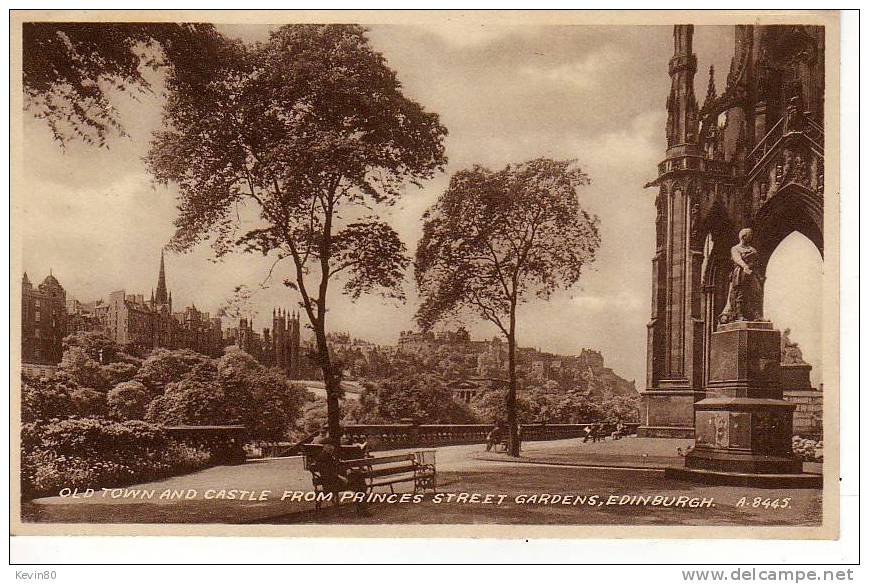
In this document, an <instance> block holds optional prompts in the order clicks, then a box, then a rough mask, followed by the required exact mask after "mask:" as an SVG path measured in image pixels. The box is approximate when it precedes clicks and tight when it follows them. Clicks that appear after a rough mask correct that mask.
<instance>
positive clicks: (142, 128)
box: [15, 24, 821, 386]
mask: <svg viewBox="0 0 869 584" xmlns="http://www.w3.org/2000/svg"><path fill="white" fill-rule="evenodd" d="M221 29H222V30H223V32H224V33H225V34H227V35H231V36H237V37H240V38H243V39H244V40H247V41H254V40H264V39H265V38H266V37H267V35H268V30H269V27H265V26H227V25H223V26H221ZM369 37H370V39H371V43H372V45H373V46H374V47H375V48H376V49H377V50H378V51H380V52H382V53H383V54H384V56H385V57H386V59H387V61H388V63H389V65H390V66H391V67H392V68H393V69H395V71H396V72H397V73H398V77H399V79H400V80H401V82H402V84H403V86H404V90H405V93H406V95H408V96H409V97H411V98H412V99H414V100H416V101H418V102H420V103H421V104H423V105H424V106H425V107H426V109H428V110H430V111H434V112H437V113H438V114H440V116H441V121H442V123H443V124H444V125H445V126H446V127H447V128H448V130H449V137H448V138H447V141H446V147H447V155H448V157H449V165H448V167H447V172H446V173H445V174H443V175H441V176H439V177H437V178H435V179H433V180H432V181H430V182H428V183H426V184H425V185H424V186H423V188H421V189H417V188H416V187H408V189H407V192H406V194H405V196H404V198H403V199H402V200H401V201H400V202H399V204H397V205H396V206H395V207H393V208H391V209H388V210H386V211H385V212H384V215H385V217H386V219H387V220H388V221H389V222H390V223H391V224H392V225H393V226H394V227H395V228H396V230H397V231H398V232H399V234H400V236H401V237H402V239H403V241H404V242H405V243H406V244H407V246H408V247H409V249H410V250H411V251H413V249H414V248H415V245H416V241H417V239H418V238H419V235H420V227H421V222H420V217H421V215H422V213H423V211H424V210H425V209H426V208H427V207H428V206H430V205H431V204H432V203H433V202H434V201H435V200H436V198H437V197H438V195H439V194H440V193H441V192H443V190H444V188H445V187H446V185H447V183H448V180H449V175H450V174H452V173H453V172H455V171H456V170H459V169H461V168H465V167H467V166H470V165H472V164H475V163H479V164H483V165H486V166H489V167H492V168H497V167H501V166H503V165H505V164H507V163H510V162H520V161H523V160H527V159H530V158H533V157H538V156H548V157H553V158H568V159H576V160H577V161H578V163H579V165H580V166H581V167H582V168H583V170H584V171H585V172H587V173H588V174H589V176H590V177H591V180H592V183H591V184H590V185H589V186H587V187H584V188H583V189H582V191H581V193H580V199H581V203H582V205H583V206H584V207H586V208H587V209H588V210H589V211H591V212H593V213H595V214H597V215H598V216H599V217H600V219H601V235H602V245H601V249H600V252H599V254H598V258H597V261H596V262H595V264H594V265H593V266H591V267H590V269H589V270H588V271H587V272H586V273H585V274H584V276H583V278H582V281H581V282H580V283H579V284H578V285H577V286H576V287H574V288H572V289H571V290H568V291H564V292H562V293H558V294H556V295H555V296H553V297H552V298H551V299H550V301H548V302H540V301H535V302H532V303H529V304H526V305H524V306H523V307H522V308H521V311H520V327H519V337H520V344H521V345H523V346H534V347H538V348H540V349H543V350H548V351H553V352H560V353H576V352H579V351H580V350H581V349H582V348H583V347H593V348H597V349H600V350H602V351H603V353H604V356H605V357H606V360H607V363H608V364H609V365H610V366H611V367H613V368H614V369H615V370H616V371H617V372H619V373H620V374H622V375H623V376H625V377H627V378H629V379H636V380H637V381H638V385H639V386H642V385H643V380H644V379H645V351H646V338H645V331H646V326H645V325H646V322H647V321H648V317H649V307H650V286H651V262H650V260H651V256H652V252H653V247H654V217H655V209H654V197H655V192H654V190H653V189H644V188H643V185H644V184H645V183H646V182H648V181H649V180H650V179H651V178H653V177H654V175H655V172H656V164H657V163H658V162H659V161H660V160H661V159H662V157H663V154H664V148H665V136H664V123H665V119H666V111H665V107H664V104H665V101H666V98H667V93H668V92H669V85H670V82H669V77H668V75H667V62H668V60H669V58H670V56H671V55H672V47H673V43H672V27H669V26H642V27H620V28H614V27H584V26H541V27H538V26H498V27H490V26H482V25H472V24H467V25H462V26H445V25H443V26H435V27H427V26H410V25H401V26H399V25H384V26H371V27H370V32H369ZM732 45H733V34H732V30H731V28H730V27H702V26H701V27H697V29H696V32H695V53H697V55H698V59H699V69H700V71H701V73H700V74H698V75H697V80H696V93H697V95H698V96H699V98H700V99H702V96H704V95H705V93H706V79H707V76H706V74H705V71H706V70H707V69H708V67H709V65H710V64H714V65H715V68H716V70H717V71H718V72H719V74H718V75H717V77H718V79H717V81H718V86H719V87H722V86H723V84H724V79H723V77H724V75H723V73H724V72H726V71H727V69H728V67H729V60H730V54H731V51H732ZM154 81H155V83H156V86H157V89H158V91H155V92H154V93H153V94H144V95H139V96H136V98H135V99H133V98H130V97H127V96H120V97H119V98H118V99H117V107H118V109H119V111H120V115H121V120H122V123H123V124H124V127H125V129H126V130H127V132H128V133H129V135H130V137H129V138H121V137H115V138H114V139H112V140H111V141H110V143H109V146H110V147H109V148H108V149H96V148H93V147H89V146H85V145H82V144H70V145H69V146H68V148H67V149H66V150H65V151H62V150H60V149H59V148H58V147H57V145H56V144H54V143H52V141H51V137H50V134H49V132H48V130H47V128H46V127H45V125H44V124H43V123H42V122H41V121H39V120H36V119H33V118H32V117H30V116H25V117H24V144H23V147H24V156H23V169H22V172H23V174H24V176H26V179H25V181H24V183H23V184H22V185H21V186H20V188H19V189H18V192H17V193H16V201H17V202H19V204H20V215H19V217H20V221H18V222H17V225H16V226H15V228H16V230H17V231H18V234H17V237H19V238H20V240H21V241H22V243H23V245H22V247H21V250H22V262H23V266H24V269H25V270H26V271H27V272H28V274H29V275H30V277H31V280H37V281H39V280H41V279H42V278H43V277H44V276H45V275H46V274H47V273H48V270H49V269H52V270H53V273H54V275H55V276H57V277H58V279H59V280H60V281H61V283H62V284H63V285H64V287H65V288H66V289H67V291H68V293H69V294H71V295H72V296H74V297H76V298H78V299H80V300H83V301H85V300H90V299H94V298H100V297H106V296H107V295H108V293H109V292H111V291H113V290H117V289H122V288H123V289H126V290H127V293H140V294H144V295H145V296H146V297H147V296H149V295H150V292H151V289H152V288H153V287H154V286H155V285H156V277H157V268H158V263H159V257H160V249H161V247H162V246H163V245H165V243H166V242H167V241H168V239H169V238H170V237H171V235H172V232H173V227H172V220H173V219H174V217H175V215H176V209H175V205H176V201H175V192H174V190H173V189H172V187H169V188H164V187H154V185H153V184H152V183H151V179H150V177H149V176H148V174H147V172H146V171H145V166H144V164H143V162H142V157H143V156H144V155H145V153H146V152H147V149H148V141H149V138H150V134H151V132H152V131H153V130H154V129H156V128H159V125H160V110H161V106H162V98H161V96H160V93H159V77H154ZM800 237H801V236H800ZM815 256H817V252H814V250H813V248H811V247H810V246H809V244H807V242H806V241H803V240H800V238H799V237H794V238H792V239H789V240H787V241H786V242H785V243H784V244H783V245H782V246H781V248H780V250H779V251H777V253H776V259H774V261H773V264H772V265H771V266H770V275H769V278H770V281H769V284H768V293H769V294H770V298H775V299H776V301H775V305H774V307H773V308H772V310H770V315H769V316H771V317H772V318H773V319H774V320H775V321H776V323H777V324H778V325H779V326H780V327H785V326H790V327H791V328H792V329H793V330H794V334H793V338H794V339H795V340H797V341H799V342H800V344H801V345H802V346H803V348H804V354H805V356H806V358H807V359H808V360H809V361H811V362H813V363H814V364H815V365H816V367H815V369H816V370H818V371H816V372H815V374H816V375H815V377H816V378H817V374H818V373H819V369H820V367H819V362H818V360H817V357H818V355H819V354H820V332H819V331H820V320H819V319H820V314H819V310H817V308H816V306H815V304H814V303H813V302H812V301H811V300H812V298H815V299H816V298H818V297H819V296H820V269H821V263H820V258H819V257H815ZM799 259H801V260H802V262H801V263H799V264H795V262H794V260H799ZM270 265H271V262H270V261H269V260H267V259H263V258H260V257H252V256H240V255H239V256H233V257H229V258H226V259H224V260H222V261H221V262H219V263H215V262H214V261H213V256H212V252H211V249H210V248H208V247H202V248H199V249H196V250H194V251H193V252H191V253H188V254H183V255H167V257H166V267H167V278H168V283H169V288H170V289H171V290H172V292H173V298H174V301H175V305H176V306H178V307H180V306H186V305H189V304H191V303H195V304H196V306H197V307H198V308H200V309H202V310H208V311H212V312H214V311H216V310H217V308H218V307H219V306H221V305H222V304H223V303H224V302H225V301H226V300H227V298H229V297H230V296H231V295H232V292H233V289H234V287H235V286H236V285H238V284H247V285H248V286H250V287H251V288H254V289H257V292H256V295H255V296H254V298H253V303H254V305H255V307H256V310H257V312H258V316H257V318H256V323H257V325H258V326H259V327H264V326H269V325H270V322H269V321H270V315H271V309H272V307H273V306H283V307H286V308H289V309H294V308H297V304H296V303H297V299H295V298H294V297H293V296H292V293H290V292H288V291H287V290H286V289H284V288H283V287H282V286H280V285H270V286H267V287H266V288H265V289H259V288H258V284H260V283H261V282H263V281H264V280H265V279H266V274H267V272H268V269H269V267H270ZM780 266H783V267H781V268H780ZM794 266H798V269H799V270H800V274H799V275H800V279H799V281H798V282H797V283H794V279H793V278H792V276H793V274H794V269H796V268H795V267H794ZM777 270H778V271H777ZM779 272H780V273H779ZM282 279H283V278H276V279H275V282H279V281H280V280H282ZM333 290H337V288H335V287H333ZM406 291H407V295H408V300H407V303H406V304H404V305H400V304H397V303H395V302H390V301H384V300H383V299H381V298H379V297H376V296H375V297H364V298H362V299H360V300H359V301H357V302H355V303H352V302H350V301H349V300H347V299H345V298H342V297H341V296H340V294H339V293H337V292H336V293H335V294H334V295H333V296H332V297H330V302H331V305H332V309H331V310H330V313H329V319H330V322H329V327H330V329H331V330H346V331H349V332H351V333H352V334H353V335H355V336H359V337H363V338H367V339H369V340H371V341H374V342H377V343H389V344H391V343H394V342H395V340H396V338H397V337H398V333H399V332H400V331H401V330H405V329H411V328H413V313H414V310H415V308H416V305H417V298H416V296H415V294H414V290H413V285H412V283H411V280H410V278H409V277H408V281H407V285H406ZM768 303H769V302H768ZM466 324H467V326H468V328H469V329H470V330H471V332H472V334H473V335H474V336H477V337H480V336H485V337H490V336H492V335H493V334H495V330H494V329H493V328H492V327H490V326H487V325H486V324H484V323H479V322H474V321H468V322H467V323H466Z"/></svg>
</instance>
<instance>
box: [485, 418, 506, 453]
mask: <svg viewBox="0 0 869 584" xmlns="http://www.w3.org/2000/svg"><path fill="white" fill-rule="evenodd" d="M502 434H503V432H502V431H501V424H495V427H494V428H492V430H491V431H490V432H489V433H488V434H487V435H486V452H489V451H490V450H492V447H493V446H497V445H498V444H500V443H501V438H502Z"/></svg>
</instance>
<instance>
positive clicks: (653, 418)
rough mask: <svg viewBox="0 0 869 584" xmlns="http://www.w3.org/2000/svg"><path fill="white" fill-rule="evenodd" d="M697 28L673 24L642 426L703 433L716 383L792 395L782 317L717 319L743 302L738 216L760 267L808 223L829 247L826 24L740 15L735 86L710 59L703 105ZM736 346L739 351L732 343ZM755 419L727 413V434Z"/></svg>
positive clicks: (645, 432)
mask: <svg viewBox="0 0 869 584" xmlns="http://www.w3.org/2000/svg"><path fill="white" fill-rule="evenodd" d="M693 35H694V27H693V26H692V25H677V26H675V27H674V30H673V44H674V53H673V57H672V59H670V63H669V73H670V78H671V88H670V95H669V97H668V98H667V128H666V133H667V151H666V156H665V159H664V160H663V162H661V163H660V164H659V165H658V176H657V178H655V180H653V181H651V182H650V183H649V184H648V185H647V186H655V187H657V188H658V193H657V196H656V199H655V206H656V208H657V219H656V222H655V224H656V245H655V253H654V257H653V259H652V315H651V320H650V321H649V324H648V330H647V332H648V343H647V379H646V387H645V391H644V392H643V401H642V406H641V419H640V421H641V426H640V429H639V434H640V435H641V436H654V437H679V438H692V437H694V427H695V408H694V405H695V403H697V402H702V401H703V400H704V399H705V398H707V397H709V398H714V399H719V398H717V397H715V396H714V395H707V390H709V389H710V388H711V390H712V391H715V392H718V391H719V390H721V391H723V392H724V393H723V394H722V395H724V396H726V399H743V398H750V399H780V398H781V395H780V390H773V389H771V388H772V387H775V386H777V382H776V381H775V379H776V378H777V376H778V375H779V369H780V368H779V366H778V364H777V363H776V364H774V365H773V364H772V362H771V361H775V359H774V355H773V354H772V349H771V347H772V346H773V345H775V339H776V338H778V337H777V335H778V333H777V332H776V331H774V330H772V329H771V328H769V327H770V326H771V325H769V323H764V324H756V325H755V324H753V323H754V321H753V320H752V319H751V318H748V319H746V320H737V321H734V322H735V323H737V324H733V325H732V326H730V323H725V324H726V325H727V326H722V327H721V328H718V329H717V328H716V326H717V325H718V324H719V323H720V316H721V315H722V314H725V313H729V312H732V311H733V310H734V307H733V306H726V303H727V298H728V296H729V288H730V275H731V271H732V269H733V268H732V267H733V261H732V258H731V255H730V250H731V247H732V245H733V242H734V241H737V231H738V229H740V228H742V227H752V228H753V229H754V234H755V237H754V241H753V243H752V246H753V248H754V249H755V251H756V254H755V257H754V258H752V259H753V261H754V263H755V265H756V266H757V268H758V270H757V273H758V274H762V273H763V272H764V271H765V269H766V264H767V262H768V261H769V258H770V257H771V256H772V253H773V251H774V250H775V248H776V247H777V246H778V244H779V243H780V242H781V241H782V240H783V239H784V238H785V237H787V236H788V235H790V234H791V233H793V232H795V231H796V232H800V233H802V234H803V235H805V236H806V237H807V238H808V239H809V240H810V241H812V242H813V243H814V244H815V246H816V247H817V248H818V250H819V251H820V252H821V254H822V255H823V223H824V221H823V207H824V29H823V27H818V26H814V27H813V26H790V25H788V26H785V25H775V26H752V25H738V26H736V27H735V31H734V48H733V59H732V61H731V65H730V71H729V72H728V74H727V80H726V86H725V88H724V91H723V92H721V93H720V94H719V92H718V90H717V89H716V84H715V76H714V71H713V70H712V69H711V68H710V72H709V73H710V75H709V82H708V88H707V91H706V98H705V100H704V102H703V105H702V107H700V106H698V103H697V99H696V98H695V94H694V75H695V73H696V72H697V57H696V55H694V53H693V48H692V45H693ZM749 283H752V284H753V285H754V286H755V288H753V289H751V290H747V292H746V293H747V294H749V295H754V296H756V297H758V307H759V309H762V303H763V281H762V280H759V281H750V282H749ZM759 311H762V310H759ZM718 339H720V340H718ZM767 349H769V351H770V353H769V354H766V353H764V354H763V355H760V354H757V355H755V354H754V351H766V350H767ZM743 350H744V351H747V353H740V352H739V351H743ZM728 352H734V354H733V355H732V357H733V359H735V360H732V361H731V360H728V359H725V358H724V357H723V356H722V355H724V354H729V353H728ZM713 353H715V355H716V356H715V357H714V356H713ZM714 361H717V363H715V362H714ZM723 368H732V370H733V371H734V372H735V373H734V374H737V377H736V378H731V377H727V378H726V379H723V378H719V376H722V375H725V374H729V373H730V370H727V371H725V370H724V369H723ZM758 368H759V369H758ZM724 382H728V383H730V382H732V383H730V385H726V384H725V383H724ZM723 384H724V385H723ZM725 385H726V387H725ZM762 388H766V389H765V390H763V391H767V393H766V394H763V395H764V396H765V397H759V396H760V395H761V394H762V393H763V391H762ZM776 392H778V393H776ZM720 399H725V398H720ZM707 405H709V404H708V402H707ZM709 407H711V405H709ZM716 407H717V406H716ZM718 411H725V410H714V409H708V408H707V407H706V406H704V409H698V412H697V424H698V425H701V424H702V425H703V426H704V428H705V427H707V426H708V421H709V419H710V417H713V418H715V419H716V420H718V419H722V416H723V414H721V415H719V414H714V412H718ZM726 411H728V412H729V413H728V419H730V417H733V418H734V424H739V423H740V422H739V420H744V419H749V418H751V419H752V420H754V419H755V418H753V417H752V416H754V413H752V412H753V411H743V410H740V409H735V410H726ZM773 411H774V410H773V409H767V410H765V412H766V414H768V415H769V416H772V413H773ZM775 411H778V410H775ZM744 414H748V417H746V416H745V415H744ZM716 416H717V417H716ZM740 416H741V417H740ZM776 419H778V418H776ZM772 420H773V418H768V417H764V416H760V417H757V420H756V422H757V424H767V423H769V424H773V421H772ZM728 423H729V422H728ZM743 423H744V422H743ZM776 424H777V422H776ZM775 427H776V428H779V427H780V426H778V425H776V426H775ZM743 428H744V426H742V425H740V426H739V427H738V428H737V427H735V426H733V427H731V426H728V428H727V431H728V432H731V431H732V434H728V436H731V435H732V437H733V440H740V439H743V437H742V435H741V434H739V432H742V430H743ZM724 431H725V430H724V429H722V430H721V433H722V436H723V432H724ZM775 431H776V432H779V431H781V430H778V429H776V430H775ZM704 436H705V435H704ZM704 439H705V437H704ZM745 439H747V437H745ZM728 440H730V438H728Z"/></svg>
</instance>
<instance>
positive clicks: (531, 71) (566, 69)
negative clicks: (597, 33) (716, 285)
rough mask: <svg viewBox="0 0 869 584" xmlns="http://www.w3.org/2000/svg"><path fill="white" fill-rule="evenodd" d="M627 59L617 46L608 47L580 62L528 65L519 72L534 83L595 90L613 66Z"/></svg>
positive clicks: (588, 55) (579, 60)
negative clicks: (615, 47) (617, 49)
mask: <svg viewBox="0 0 869 584" xmlns="http://www.w3.org/2000/svg"><path fill="white" fill-rule="evenodd" d="M624 61H625V56H624V55H623V54H622V53H620V52H619V51H616V50H615V49H614V48H613V47H606V48H604V49H601V50H598V51H595V52H592V53H588V54H586V55H585V56H584V57H582V58H580V59H578V60H576V61H571V62H567V63H546V64H541V65H530V64H529V65H525V66H523V67H521V68H520V69H519V75H520V76H522V77H525V78H526V79H527V81H528V82H530V83H540V82H543V83H548V84H551V85H557V86H559V87H561V88H564V87H574V88H576V89H581V90H591V89H595V88H597V87H600V85H601V83H602V81H603V79H604V77H605V76H607V75H610V74H611V73H612V70H613V68H616V67H619V66H621V65H622V64H623V63H624Z"/></svg>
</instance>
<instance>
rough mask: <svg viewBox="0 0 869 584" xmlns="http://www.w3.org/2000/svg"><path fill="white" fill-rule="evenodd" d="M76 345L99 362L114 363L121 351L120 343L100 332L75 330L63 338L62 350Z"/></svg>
mask: <svg viewBox="0 0 869 584" xmlns="http://www.w3.org/2000/svg"><path fill="white" fill-rule="evenodd" d="M73 347H78V348H80V349H81V350H82V351H84V352H85V353H87V356H88V357H90V358H91V359H93V360H94V361H96V362H97V363H100V364H108V363H114V362H115V361H117V360H118V357H119V356H120V355H121V354H122V353H123V349H122V348H121V346H120V345H118V344H117V343H115V342H114V341H113V340H112V339H110V338H109V337H107V336H106V335H104V334H103V333H100V332H95V331H76V332H74V333H72V334H71V335H67V336H66V337H64V339H63V350H64V351H68V350H70V349H71V348H73Z"/></svg>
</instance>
